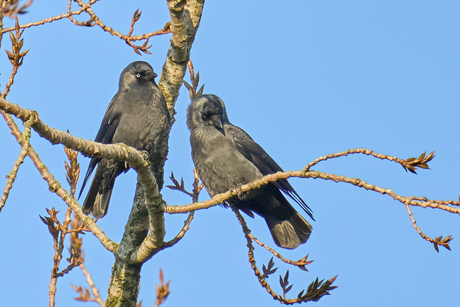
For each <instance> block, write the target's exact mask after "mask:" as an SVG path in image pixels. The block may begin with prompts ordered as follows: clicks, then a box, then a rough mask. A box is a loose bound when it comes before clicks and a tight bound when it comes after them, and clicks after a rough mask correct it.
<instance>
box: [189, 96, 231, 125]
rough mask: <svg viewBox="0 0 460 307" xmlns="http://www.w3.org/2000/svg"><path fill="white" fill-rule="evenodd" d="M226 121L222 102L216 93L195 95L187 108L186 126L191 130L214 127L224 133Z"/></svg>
mask: <svg viewBox="0 0 460 307" xmlns="http://www.w3.org/2000/svg"><path fill="white" fill-rule="evenodd" d="M226 123H229V121H228V117H227V111H226V110H225V105H224V102H223V101H222V99H220V98H219V97H218V96H216V95H211V94H207V95H202V96H198V97H195V98H194V99H193V100H192V103H191V104H190V105H189V107H188V109H187V126H188V128H189V129H190V130H191V131H192V130H194V129H196V128H198V127H214V128H216V129H217V130H219V131H221V132H222V133H224V132H223V127H224V124H226Z"/></svg>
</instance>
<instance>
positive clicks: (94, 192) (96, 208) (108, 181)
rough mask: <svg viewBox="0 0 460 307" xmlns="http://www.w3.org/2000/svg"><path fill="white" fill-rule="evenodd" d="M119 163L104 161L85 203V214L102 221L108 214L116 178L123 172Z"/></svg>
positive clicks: (95, 176) (99, 167)
mask: <svg viewBox="0 0 460 307" xmlns="http://www.w3.org/2000/svg"><path fill="white" fill-rule="evenodd" d="M120 168H121V166H120V165H118V163H113V162H112V161H107V160H105V159H102V161H101V162H100V163H99V166H98V168H97V169H96V174H95V175H94V178H93V181H92V182H91V186H90V188H89V191H88V194H87V195H86V198H85V202H84V203H83V213H84V214H89V213H91V214H92V215H93V216H94V217H95V218H97V219H100V218H102V217H104V216H105V215H106V214H107V209H108V208H109V202H110V197H111V196H112V190H113V185H114V183H115V178H116V177H117V176H118V175H119V174H120V173H121V172H122V171H123V168H121V170H120Z"/></svg>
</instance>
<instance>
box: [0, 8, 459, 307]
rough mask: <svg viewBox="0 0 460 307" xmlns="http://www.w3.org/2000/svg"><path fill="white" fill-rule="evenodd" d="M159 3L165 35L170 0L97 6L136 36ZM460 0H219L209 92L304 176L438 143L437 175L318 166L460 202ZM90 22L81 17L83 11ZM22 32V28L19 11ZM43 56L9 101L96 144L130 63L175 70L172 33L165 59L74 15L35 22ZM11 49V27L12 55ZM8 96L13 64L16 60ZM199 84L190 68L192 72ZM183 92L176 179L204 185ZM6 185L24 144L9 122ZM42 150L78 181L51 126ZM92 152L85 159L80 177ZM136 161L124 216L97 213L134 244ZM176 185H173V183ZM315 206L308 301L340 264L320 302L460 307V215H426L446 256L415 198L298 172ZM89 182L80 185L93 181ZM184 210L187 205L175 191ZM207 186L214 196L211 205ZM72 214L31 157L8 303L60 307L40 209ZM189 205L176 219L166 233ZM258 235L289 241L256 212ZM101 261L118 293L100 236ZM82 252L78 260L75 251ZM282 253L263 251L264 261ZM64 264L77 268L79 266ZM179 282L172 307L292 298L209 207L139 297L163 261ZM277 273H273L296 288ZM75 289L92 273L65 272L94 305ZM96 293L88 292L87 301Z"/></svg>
mask: <svg viewBox="0 0 460 307" xmlns="http://www.w3.org/2000/svg"><path fill="white" fill-rule="evenodd" d="M66 6H67V4H66V3H64V2H62V1H56V0H54V1H47V3H46V4H42V3H40V2H36V3H34V4H33V5H32V6H31V7H30V9H29V13H28V14H26V15H23V16H20V22H21V23H25V22H29V21H36V20H40V19H43V18H46V17H49V16H54V15H59V14H62V13H64V12H65V11H66ZM138 8H139V9H140V10H142V11H143V15H142V17H141V19H140V21H139V22H138V24H136V27H135V34H141V33H144V32H148V31H154V30H157V29H161V28H162V27H163V26H164V24H165V23H166V22H167V21H168V20H169V14H168V11H167V7H166V4H165V3H163V2H162V3H153V1H149V2H147V1H131V2H126V1H123V2H122V1H118V0H117V1H114V0H112V1H100V3H97V4H96V5H95V6H94V11H95V12H96V13H98V14H99V16H100V18H101V19H102V21H104V22H105V23H106V24H107V25H109V26H111V27H113V28H115V29H118V30H119V31H121V32H122V33H127V32H128V30H129V25H130V22H131V16H132V14H133V13H134V11H135V10H136V9H138ZM459 10H460V4H459V3H458V2H457V1H442V2H433V1H404V2H401V1H379V2H377V1H346V2H345V1H285V2H283V3H282V4H281V3H276V4H275V3H273V4H272V3H267V2H266V1H247V2H244V3H243V2H242V3H238V4H235V2H232V1H207V2H206V3H205V7H204V12H203V18H202V21H201V26H200V28H199V30H198V33H197V36H196V40H195V43H194V45H193V49H192V55H191V58H192V60H193V62H194V65H195V69H196V70H198V71H200V76H201V78H200V80H201V82H202V83H204V84H206V85H205V93H212V94H217V95H219V96H220V97H221V98H222V99H223V101H224V102H225V103H226V105H227V112H228V116H229V118H230V121H231V122H232V123H234V124H236V125H238V126H240V127H242V128H243V129H245V130H246V131H247V132H248V133H249V134H250V135H251V136H252V137H253V138H254V139H255V140H256V141H257V142H258V143H259V144H260V145H262V146H263V147H264V148H265V150H266V151H267V152H268V153H269V154H270V155H271V156H272V157H273V158H274V159H275V160H276V161H277V162H278V163H279V164H280V165H281V166H282V167H283V168H284V169H285V170H298V169H301V168H303V167H304V166H305V165H306V164H307V163H309V162H311V161H313V160H314V159H316V158H318V157H320V156H324V155H326V154H329V153H335V152H340V151H344V150H347V149H350V148H357V147H364V148H368V149H371V150H374V151H376V152H379V153H383V154H389V155H394V156H398V157H399V158H404V159H406V158H409V157H414V156H418V155H419V154H421V153H423V152H424V151H427V152H430V151H433V150H436V158H435V159H434V160H433V161H432V162H431V163H430V167H431V170H422V171H419V174H418V175H413V174H411V173H406V172H405V171H404V170H403V168H402V167H401V166H399V165H397V164H396V163H392V162H388V161H381V160H377V159H373V158H371V157H367V156H351V157H347V158H340V159H336V160H334V161H327V162H324V163H321V164H319V165H318V166H316V167H315V168H314V169H315V170H318V171H323V172H329V173H334V174H338V175H346V176H349V177H358V178H360V179H362V180H365V181H367V182H369V183H372V184H375V185H379V186H381V187H384V188H391V189H392V190H393V191H394V192H396V193H400V194H401V195H403V196H414V195H415V196H426V197H428V198H433V199H454V200H455V199H458V195H459V194H460V180H459V177H458V175H457V174H458V173H459V171H460V166H459V165H458V163H457V161H458V157H459V156H460V146H459V142H458V130H459V128H458V124H457V122H458V114H459V111H460V110H459V107H458V101H459V99H460V89H459V86H458V85H459V79H460V60H459V56H458V55H459V54H460V41H459V39H458V37H459V31H460V20H459V18H458V12H459ZM80 20H81V19H80ZM5 24H6V26H11V25H13V22H12V21H11V20H8V19H6V20H5ZM23 37H24V48H25V49H27V48H29V49H30V51H29V54H28V55H27V56H26V58H25V60H24V65H23V66H22V67H21V68H20V70H19V74H18V75H17V77H16V79H15V83H14V85H13V87H12V91H11V93H10V94H9V95H8V100H9V101H11V102H15V103H18V104H20V105H21V106H23V107H26V108H30V109H34V110H36V111H38V113H39V114H40V117H41V119H42V120H43V121H45V122H46V123H47V124H48V125H50V126H52V127H55V128H58V129H61V130H66V129H69V130H70V132H71V133H73V134H74V135H76V136H78V137H83V138H86V139H93V138H94V137H95V135H96V132H97V129H98V128H99V125H100V122H101V120H102V117H103V115H104V112H105V110H106V108H107V105H108V103H109V102H110V99H111V98H112V97H113V95H114V94H115V93H116V91H117V85H118V78H119V75H120V73H121V71H122V70H123V68H124V67H125V66H126V65H128V64H129V63H130V62H132V61H136V60H144V61H148V62H149V63H150V64H151V65H152V66H153V67H154V69H155V70H156V71H161V66H162V64H163V62H164V60H165V56H166V52H167V49H168V47H169V38H170V36H169V35H165V36H163V37H158V38H154V39H152V40H151V43H152V44H153V46H152V48H151V52H152V55H143V56H142V57H140V56H138V55H136V54H135V53H134V52H133V51H132V49H131V48H130V47H129V46H127V45H126V44H125V43H124V42H123V41H121V40H119V39H118V38H116V37H112V36H110V35H109V34H108V33H105V32H103V31H102V30H101V29H99V28H81V27H76V26H74V25H73V24H71V23H70V21H68V20H62V21H57V22H54V23H52V24H48V25H45V26H41V27H36V28H32V29H26V31H25V32H24V35H23ZM5 48H7V49H10V42H9V38H8V36H4V39H3V41H2V49H5ZM0 67H1V73H2V74H1V76H0V83H1V85H2V91H3V89H4V86H5V84H6V83H7V80H8V77H9V73H10V70H11V68H10V64H9V62H8V60H7V57H6V55H5V53H4V51H1V56H0ZM186 80H187V81H188V76H187V77H186ZM188 97H189V96H188V93H187V91H186V89H185V88H184V87H183V88H182V89H181V94H180V97H179V100H178V101H177V104H176V110H177V116H176V123H175V124H174V126H173V129H172V133H171V138H170V153H169V156H168V161H167V163H166V174H168V175H169V174H170V172H171V171H174V173H175V175H176V177H184V179H185V182H186V184H187V185H188V186H190V185H191V182H192V179H193V178H192V176H193V174H192V169H193V164H192V160H191V156H190V145H189V139H188V138H189V132H188V130H187V128H186V125H185V112H186V107H187V105H188V104H189V99H188ZM0 142H1V144H2V148H3V150H2V151H1V152H2V161H3V162H2V163H1V165H0V174H2V176H1V177H2V179H0V183H1V185H2V186H4V184H5V182H6V179H5V178H3V176H4V175H6V174H8V172H9V171H10V170H11V168H12V166H13V162H14V161H15V159H16V157H17V155H18V154H19V152H20V148H19V146H18V145H17V144H16V141H15V140H14V138H13V137H12V136H11V135H10V133H9V130H8V128H7V126H6V124H4V123H1V121H0ZM32 144H33V146H34V148H35V149H36V151H37V152H38V153H39V155H40V157H41V158H42V159H43V161H44V162H45V163H46V165H47V166H48V167H49V168H50V171H51V172H52V173H53V174H54V175H55V176H56V178H57V179H58V180H60V181H61V183H63V185H65V177H64V176H65V174H64V159H65V155H64V151H63V150H62V146H60V145H57V146H53V145H50V144H49V142H47V141H45V140H43V139H41V138H40V137H39V136H38V135H36V134H34V135H33V136H32ZM88 162H89V159H87V158H84V157H80V164H81V167H82V172H85V171H86V167H87V164H88ZM135 181H136V175H135V172H134V171H130V172H129V173H127V174H125V175H123V176H120V177H119V178H118V179H117V183H116V185H115V190H114V194H113V197H112V201H111V205H110V210H109V213H108V215H107V216H106V217H105V218H104V219H102V220H101V221H99V222H98V224H99V225H100V227H101V228H102V229H103V230H104V231H105V232H106V233H107V234H108V235H109V236H110V237H111V238H112V239H113V240H115V241H119V240H120V238H121V235H122V233H123V229H124V224H125V222H126V220H127V217H128V214H129V211H130V204H131V202H132V198H133V195H134V187H135ZM166 182H168V180H166ZM291 182H292V184H293V186H294V187H295V188H296V190H297V192H298V193H299V194H300V195H301V196H302V197H303V199H304V200H305V201H306V202H307V204H308V205H309V206H310V207H311V208H312V209H313V211H314V214H315V219H316V222H313V223H312V225H313V234H312V236H311V238H310V240H309V241H308V242H307V243H306V244H305V245H302V246H301V247H299V248H298V249H296V250H294V251H282V254H283V255H284V256H285V257H287V258H291V259H299V258H302V257H304V256H305V255H306V254H309V255H310V259H314V260H315V262H313V263H312V264H311V265H309V267H308V269H309V272H308V273H306V272H302V271H300V270H298V269H297V270H296V269H295V268H290V267H286V266H284V265H283V264H281V263H279V262H277V263H276V264H277V265H279V266H280V268H279V269H278V272H280V273H282V274H283V275H284V272H285V270H286V269H290V275H291V282H292V283H293V284H294V289H293V290H292V292H293V293H292V296H296V294H297V293H298V292H300V291H301V290H302V289H303V288H305V287H307V286H308V284H310V282H311V281H313V280H314V279H316V278H317V277H319V278H320V279H324V278H331V277H333V276H334V275H339V276H338V279H337V280H336V282H335V285H338V286H339V288H337V289H335V290H333V291H332V295H330V296H327V297H324V298H323V299H321V300H320V301H319V302H318V303H315V305H316V306H369V305H372V306H389V305H391V306H457V305H458V291H457V290H456V289H458V287H459V286H460V281H459V278H458V276H459V274H460V269H459V267H458V266H457V265H456V263H457V262H458V257H459V251H458V250H459V248H458V243H457V237H458V236H459V234H460V226H459V225H460V224H459V217H458V216H455V215H453V214H447V213H445V212H440V211H437V210H432V209H420V208H415V209H413V214H414V217H415V219H416V220H417V223H418V225H419V226H420V227H421V228H422V231H424V232H425V233H426V234H427V235H429V236H432V237H435V236H440V235H444V236H447V235H453V236H454V240H453V241H452V243H451V248H452V251H451V252H449V251H447V250H445V249H444V248H441V250H440V253H439V254H438V253H437V252H436V251H435V250H434V248H433V246H432V244H430V243H428V242H426V241H424V240H423V239H422V238H421V237H420V236H419V235H418V234H417V232H416V231H415V230H414V228H413V227H412V223H411V221H410V219H409V217H408V215H407V212H406V209H405V208H404V206H403V205H402V204H400V203H398V202H395V201H393V200H392V199H391V198H390V197H388V196H383V195H380V194H376V193H374V192H368V191H365V190H364V189H359V188H356V187H352V186H350V185H346V184H343V183H338V184H335V183H333V182H324V181H321V180H313V179H303V180H301V179H293V180H292V181H291ZM80 184H81V183H80ZM162 193H163V196H164V198H165V200H166V201H167V202H168V204H170V205H182V204H188V203H189V202H190V200H189V199H188V198H187V197H185V196H184V195H181V194H179V193H178V192H175V191H170V190H168V189H164V190H163V192H162ZM207 198H208V196H207V195H206V193H203V194H202V195H201V198H200V199H201V200H205V199H207ZM53 206H54V207H56V208H57V210H61V211H65V206H64V204H63V203H62V202H61V201H60V199H59V198H58V197H57V196H56V195H54V194H51V193H50V192H49V191H48V187H47V185H46V183H45V182H44V181H43V180H42V179H41V177H40V175H39V173H38V171H37V170H36V169H35V168H34V167H33V165H32V163H31V161H30V160H29V159H26V161H25V163H24V164H23V165H22V166H21V169H20V171H19V178H18V179H17V180H16V182H15V184H14V188H13V190H12V191H11V194H10V197H9V200H8V202H7V205H6V207H5V208H4V209H3V210H2V212H1V213H0V233H1V234H2V235H0V245H1V246H2V250H3V251H4V252H3V253H2V255H1V256H0V261H1V263H2V264H3V265H2V266H0V273H1V275H2V276H3V278H2V281H0V304H1V305H4V306H13V305H15V306H28V305H46V304H47V301H48V284H49V278H50V271H51V268H52V257H53V253H54V252H53V249H52V239H51V236H50V235H49V233H48V231H47V229H46V226H45V225H44V224H43V223H42V222H41V221H40V219H39V217H38V216H39V215H44V214H46V211H45V207H46V208H51V207H53ZM184 219H185V215H174V216H172V215H166V225H167V229H166V230H167V238H172V237H173V236H175V234H176V233H177V232H178V231H179V230H180V228H181V227H182V225H183V220H184ZM247 220H248V223H249V227H250V228H251V229H252V231H253V234H254V235H255V236H256V237H258V238H260V239H261V240H263V241H264V242H267V243H268V244H270V245H272V246H274V244H273V242H272V239H271V237H270V235H269V232H268V230H267V228H266V225H265V223H264V221H263V220H262V219H260V218H257V217H256V218H255V219H250V218H248V219H247ZM84 250H85V255H86V265H87V269H88V270H89V271H90V272H91V273H92V274H93V278H94V281H95V283H96V285H97V286H98V288H99V290H100V292H101V294H102V295H103V297H104V298H105V296H106V289H107V286H108V282H109V278H110V274H111V266H112V264H113V260H114V259H113V256H111V254H110V253H109V252H107V251H106V250H105V249H104V248H103V247H102V246H101V245H100V243H99V242H98V241H97V240H96V239H95V238H94V237H93V236H92V235H91V234H87V235H86V236H85V237H84ZM65 257H67V254H65ZM270 257H271V255H270V254H268V253H267V252H265V251H264V250H262V249H259V248H256V261H257V264H258V265H259V266H260V267H261V266H262V264H267V263H268V260H269V259H270ZM63 265H65V263H63ZM159 268H162V269H163V272H164V275H165V279H166V280H171V295H170V297H169V298H168V301H167V302H166V303H165V304H164V306H236V305H239V306H278V305H279V303H277V302H275V301H273V299H272V298H271V296H269V295H268V294H267V293H266V291H265V290H264V289H263V288H261V287H260V285H259V283H258V281H257V279H256V278H255V276H254V273H253V272H252V270H251V268H250V265H249V263H248V260H247V248H246V243H245V239H244V236H243V233H242V231H241V228H240V226H239V224H238V221H237V220H236V218H235V216H234V214H233V213H232V212H231V211H230V210H226V209H223V208H221V207H214V208H211V209H208V210H202V211H199V212H197V213H196V215H195V220H194V221H193V222H192V225H191V229H190V231H189V232H188V233H187V235H186V237H185V238H184V239H183V240H182V241H181V242H180V243H179V244H178V245H176V246H175V247H174V248H172V249H169V250H166V251H163V252H161V253H160V254H159V255H157V256H155V257H154V258H153V259H151V260H150V261H149V262H148V263H146V264H145V265H144V267H143V270H142V279H141V288H140V294H139V299H142V300H143V301H144V305H143V306H152V305H153V302H154V293H155V284H156V283H157V282H158V270H159ZM278 272H277V273H276V274H274V275H273V276H272V277H271V278H270V279H269V280H268V281H269V282H271V283H272V285H273V288H274V289H276V290H277V291H279V290H280V288H279V284H278V279H279V278H278ZM70 283H72V284H75V285H84V286H86V284H85V281H84V278H83V276H82V274H81V272H80V271H79V270H78V269H75V270H73V271H72V272H71V273H70V274H69V275H67V276H66V277H64V278H61V279H60V280H59V281H58V293H57V306H80V305H82V304H83V303H81V302H77V301H74V300H73V297H75V296H76V294H75V292H74V291H73V290H72V289H71V287H70V285H69V284H70ZM86 304H88V303H86Z"/></svg>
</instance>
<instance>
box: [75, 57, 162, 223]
mask: <svg viewBox="0 0 460 307" xmlns="http://www.w3.org/2000/svg"><path fill="white" fill-rule="evenodd" d="M156 76H157V74H156V73H155V72H154V71H153V69H152V67H151V66H150V65H149V64H148V63H146V62H142V61H137V62H133V63H131V64H129V65H128V66H127V67H126V68H125V69H124V70H123V72H122V73H121V75H120V81H119V85H118V92H117V93H116V94H115V96H114V97H113V98H112V101H111V102H110V104H109V106H108V108H107V111H106V112H105V115H104V119H103V120H102V124H101V127H100V128H99V131H98V133H97V135H96V139H95V141H96V142H100V143H103V144H114V143H124V144H126V145H128V146H132V147H134V148H136V149H138V150H142V151H147V152H148V153H149V159H150V160H151V163H152V164H153V163H154V162H155V163H157V164H158V161H154V160H155V159H157V160H158V158H159V157H158V154H157V153H158V152H159V151H162V150H163V151H164V150H165V149H164V146H166V152H167V145H164V143H165V142H164V140H165V139H167V137H168V134H169V129H170V116H169V112H168V109H167V106H166V101H165V98H164V96H163V94H162V92H161V91H160V89H159V88H158V85H157V84H156V83H155V77H156ZM166 144H167V143H166ZM165 156H166V155H164V157H165ZM160 164H161V167H162V166H163V165H164V158H163V160H162V161H161V162H160ZM96 166H97V169H96V174H95V175H94V178H93V182H92V183H91V187H90V188H89V192H88V195H87V196H86V199H85V202H84V203H83V212H84V213H85V214H89V213H92V215H93V216H94V217H95V218H101V217H103V216H105V215H106V214H107V209H108V206H109V202H110V196H111V195H112V189H113V185H114V183H115V178H116V177H117V176H118V175H120V174H121V173H123V172H126V171H128V169H129V165H127V164H126V163H125V162H120V161H115V160H110V159H105V158H97V157H93V158H92V159H91V162H90V163H89V166H88V171H87V172H86V175H85V179H84V181H83V185H82V188H81V190H80V196H81V194H82V192H83V189H84V188H85V185H86V182H87V181H88V179H89V177H90V176H91V173H92V172H93V170H94V168H95V167H96ZM161 175H162V174H161ZM161 178H162V176H161ZM157 181H158V179H157ZM158 184H159V187H160V188H161V185H162V180H161V182H158ZM80 196H79V197H80Z"/></svg>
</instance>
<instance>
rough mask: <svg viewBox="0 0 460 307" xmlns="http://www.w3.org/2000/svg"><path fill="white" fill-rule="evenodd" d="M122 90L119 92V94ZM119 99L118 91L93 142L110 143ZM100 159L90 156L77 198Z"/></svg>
mask: <svg viewBox="0 0 460 307" xmlns="http://www.w3.org/2000/svg"><path fill="white" fill-rule="evenodd" d="M123 93H124V92H121V95H122V94H123ZM118 99H120V92H118V93H117V94H116V95H115V96H114V97H113V98H112V101H111V102H110V104H109V106H108V108H107V111H106V112H105V115H104V118H103V119H102V123H101V127H100V128H99V131H98V132H97V135H96V138H95V139H94V141H95V142H99V143H102V144H110V143H112V138H113V135H114V134H115V131H116V130H117V127H118V124H119V122H120V117H121V114H120V113H119V112H117V110H116V107H117V103H116V102H117V100H118ZM99 161H101V158H97V157H92V158H91V161H90V162H89V166H88V170H87V171H86V175H85V178H84V180H83V184H82V186H81V189H80V194H79V195H78V198H80V196H81V194H82V192H83V190H84V189H85V186H86V182H87V181H88V179H89V177H90V176H91V174H92V173H93V171H94V169H95V168H96V166H97V164H98V163H99Z"/></svg>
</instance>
